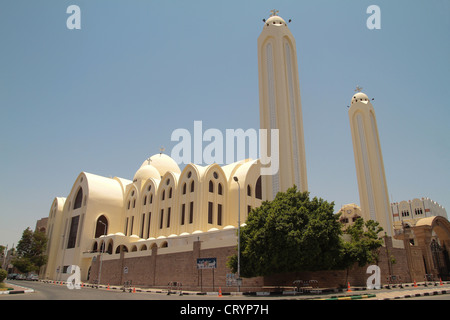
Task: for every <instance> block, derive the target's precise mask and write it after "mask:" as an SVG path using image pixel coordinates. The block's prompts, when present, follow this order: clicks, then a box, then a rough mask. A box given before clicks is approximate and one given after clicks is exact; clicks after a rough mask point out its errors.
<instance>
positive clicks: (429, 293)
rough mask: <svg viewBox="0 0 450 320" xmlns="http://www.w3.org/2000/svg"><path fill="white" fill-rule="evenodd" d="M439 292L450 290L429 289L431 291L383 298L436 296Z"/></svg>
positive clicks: (445, 292)
mask: <svg viewBox="0 0 450 320" xmlns="http://www.w3.org/2000/svg"><path fill="white" fill-rule="evenodd" d="M439 294H450V290H437V291H429V292H420V293H415V294H405V295H400V296H395V297H393V298H383V299H381V300H395V299H406V298H415V297H425V296H436V295H439Z"/></svg>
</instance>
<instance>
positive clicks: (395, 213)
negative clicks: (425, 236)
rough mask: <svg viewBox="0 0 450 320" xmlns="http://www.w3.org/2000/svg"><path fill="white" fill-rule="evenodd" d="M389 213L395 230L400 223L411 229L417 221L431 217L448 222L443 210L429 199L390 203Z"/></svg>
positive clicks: (445, 212)
mask: <svg viewBox="0 0 450 320" xmlns="http://www.w3.org/2000/svg"><path fill="white" fill-rule="evenodd" d="M391 211H392V218H393V221H394V226H395V227H396V228H399V227H400V226H401V225H402V222H403V223H404V224H406V225H409V226H410V227H412V226H415V225H416V222H417V221H418V220H419V219H422V218H428V217H432V216H436V217H438V216H439V217H444V218H446V219H447V220H448V217H447V211H446V210H445V208H444V207H443V206H441V205H440V204H439V203H437V202H436V201H433V200H431V199H430V198H420V199H419V198H414V199H412V200H407V201H405V200H403V201H400V202H393V203H391Z"/></svg>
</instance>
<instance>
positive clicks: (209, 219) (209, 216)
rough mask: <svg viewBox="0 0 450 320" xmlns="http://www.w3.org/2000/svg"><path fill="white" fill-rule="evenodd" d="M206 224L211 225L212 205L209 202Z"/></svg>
mask: <svg viewBox="0 0 450 320" xmlns="http://www.w3.org/2000/svg"><path fill="white" fill-rule="evenodd" d="M208 223H210V224H212V223H213V203H212V202H211V201H209V202H208Z"/></svg>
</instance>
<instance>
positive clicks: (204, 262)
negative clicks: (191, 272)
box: [197, 258, 217, 291]
mask: <svg viewBox="0 0 450 320" xmlns="http://www.w3.org/2000/svg"><path fill="white" fill-rule="evenodd" d="M216 268H217V258H197V269H198V270H201V271H200V272H201V276H200V279H201V280H200V290H201V291H203V276H202V275H203V269H212V276H213V277H212V279H213V291H214V269H216Z"/></svg>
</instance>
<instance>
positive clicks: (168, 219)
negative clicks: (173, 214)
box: [166, 207, 172, 228]
mask: <svg viewBox="0 0 450 320" xmlns="http://www.w3.org/2000/svg"><path fill="white" fill-rule="evenodd" d="M171 209H172V208H170V207H169V209H167V225H166V227H167V228H170V211H171Z"/></svg>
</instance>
